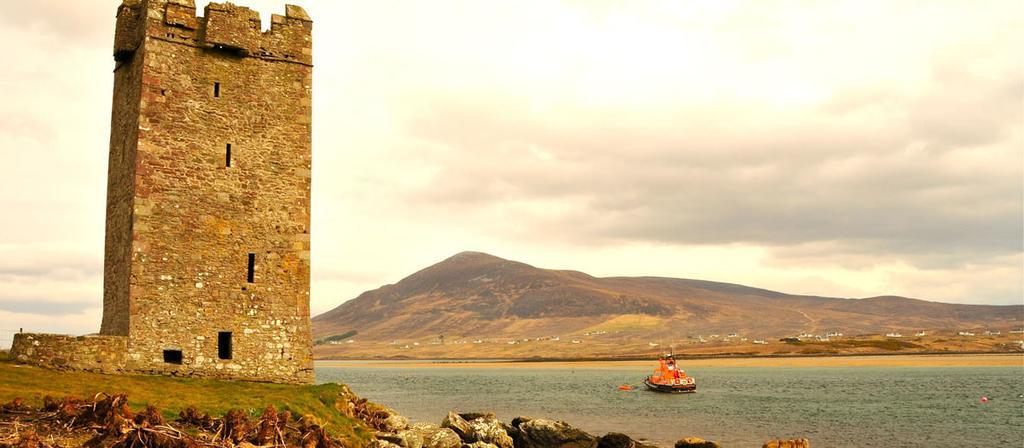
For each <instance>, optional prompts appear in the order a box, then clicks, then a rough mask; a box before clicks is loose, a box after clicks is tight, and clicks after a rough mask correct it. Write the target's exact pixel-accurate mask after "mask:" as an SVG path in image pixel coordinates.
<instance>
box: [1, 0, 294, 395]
mask: <svg viewBox="0 0 1024 448" xmlns="http://www.w3.org/2000/svg"><path fill="white" fill-rule="evenodd" d="M285 11H286V14H285V15H284V16H281V15H274V16H273V18H272V20H271V22H272V23H271V24H270V29H269V30H268V31H262V27H261V23H260V16H259V14H258V13H257V12H256V11H253V10H250V9H248V8H245V7H240V6H235V5H233V4H231V3H211V4H209V5H208V6H207V7H206V8H205V12H204V14H203V16H202V17H197V16H196V8H195V4H194V0H123V4H122V5H121V6H120V7H119V8H118V13H117V29H116V32H115V37H114V60H115V68H114V101H113V113H112V116H111V132H110V159H109V171H108V183H107V225H106V244H105V250H106V255H105V263H104V275H103V277H104V278H103V290H104V292H103V323H102V326H101V329H100V335H98V336H94V337H84V338H77V339H76V340H78V341H79V342H77V343H70V346H71V347H72V348H70V349H68V350H69V351H71V353H62V350H61V349H60V348H56V347H49V345H50V338H49V336H48V335H27V336H22V337H19V338H16V339H19V340H20V343H21V345H22V346H23V347H22V348H23V349H24V348H31V349H32V352H33V354H32V355H27V356H24V358H25V359H22V357H20V356H19V357H17V358H18V359H22V360H23V361H27V362H34V363H37V364H43V365H56V366H57V367H68V368H85V369H89V370H100V371H126V372H147V373H164V374H173V375H195V376H212V377H223V378H239V379H249V380H257V381H275V382H295V383H302V382H310V381H312V378H313V377H312V372H313V370H312V347H311V340H310V337H311V334H310V319H309V278H310V257H309V250H310V246H309V243H310V239H309V237H310V228H309V224H310V169H311V159H312V151H311V117H312V104H311V91H312V90H311V89H312V39H311V31H312V22H311V20H310V18H309V16H308V15H307V14H306V12H305V11H303V10H302V8H299V7H297V6H286V7H285ZM29 339H31V340H29ZM61 343H63V344H68V342H67V341H62V342H61ZM25 344H29V346H31V347H29V346H26V345H25ZM122 345H123V346H124V347H123V349H122V347H121V346H122ZM18 346H19V341H17V340H16V341H15V347H14V352H15V354H16V355H22V354H24V353H23V352H24V350H22V351H20V352H19V350H18ZM93 346H97V347H98V348H95V347H93ZM74 347H78V348H74ZM90 347H93V348H90ZM122 350H123V354H121V355H119V354H118V353H117V352H118V351H122ZM93 352H97V353H98V355H96V356H94V353H93ZM57 355H60V356H62V358H61V360H62V361H64V365H63V366H61V365H59V364H60V363H58V362H54V361H53V358H54V356H57ZM98 359H103V360H105V361H104V362H103V363H100V362H99V361H95V362H94V360H98Z"/></svg>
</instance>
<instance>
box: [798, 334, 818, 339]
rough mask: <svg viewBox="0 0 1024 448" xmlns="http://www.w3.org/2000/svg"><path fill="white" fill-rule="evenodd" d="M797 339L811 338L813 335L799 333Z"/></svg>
mask: <svg viewBox="0 0 1024 448" xmlns="http://www.w3.org/2000/svg"><path fill="white" fill-rule="evenodd" d="M797 337H798V338H813V337H814V335H813V334H810V333H800V335H799V336H797Z"/></svg>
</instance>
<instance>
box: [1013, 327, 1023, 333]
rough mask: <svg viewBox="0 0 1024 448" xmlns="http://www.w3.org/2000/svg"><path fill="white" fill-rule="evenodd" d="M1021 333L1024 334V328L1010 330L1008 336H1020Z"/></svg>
mask: <svg viewBox="0 0 1024 448" xmlns="http://www.w3.org/2000/svg"><path fill="white" fill-rule="evenodd" d="M1022 333H1024V328H1019V329H1016V330H1010V334H1022Z"/></svg>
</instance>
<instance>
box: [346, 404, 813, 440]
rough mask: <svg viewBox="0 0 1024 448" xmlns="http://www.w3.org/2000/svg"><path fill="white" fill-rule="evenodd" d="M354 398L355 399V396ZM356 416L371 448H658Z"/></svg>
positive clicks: (450, 418) (377, 414) (558, 430)
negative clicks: (367, 429) (369, 432)
mask: <svg viewBox="0 0 1024 448" xmlns="http://www.w3.org/2000/svg"><path fill="white" fill-rule="evenodd" d="M353 397H354V396H353ZM350 403H352V404H351V408H352V410H353V412H354V415H355V416H357V417H359V418H360V419H362V420H363V421H365V422H366V423H367V424H369V425H370V426H372V427H373V428H374V429H375V430H377V432H376V433H375V434H374V435H375V438H376V440H375V441H374V442H373V447H372V448H658V445H656V444H654V443H651V442H649V441H645V440H636V439H633V438H632V437H630V436H628V435H626V434H620V433H614V432H613V433H608V434H605V435H603V436H595V435H592V434H589V433H587V432H585V431H583V430H580V429H578V428H575V427H573V426H571V425H569V424H568V423H566V422H563V421H558V420H550V419H544V418H532V417H516V418H514V419H512V421H511V422H510V423H508V424H506V423H503V422H502V421H500V420H498V418H497V416H495V415H494V414H493V413H461V414H460V413H456V412H449V413H448V415H447V416H446V417H445V418H444V420H443V421H441V422H440V424H432V423H411V422H410V421H409V419H408V418H406V417H403V416H401V415H399V414H398V413H397V412H395V411H394V410H392V409H390V408H387V407H384V406H380V405H374V407H375V409H372V410H369V411H364V412H363V413H359V412H356V409H357V408H359V407H360V406H362V407H363V408H364V409H365V404H364V403H365V400H360V399H358V398H356V399H355V400H353V401H350ZM675 448H721V445H720V444H719V443H718V442H715V441H710V440H704V439H701V438H699V437H684V438H681V439H679V440H678V441H677V442H676V443H675ZM762 448H810V442H809V441H808V440H807V439H795V440H769V441H766V442H765V443H764V445H762Z"/></svg>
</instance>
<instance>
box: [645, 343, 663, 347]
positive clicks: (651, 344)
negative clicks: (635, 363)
mask: <svg viewBox="0 0 1024 448" xmlns="http://www.w3.org/2000/svg"><path fill="white" fill-rule="evenodd" d="M647 345H649V346H651V347H657V346H658V345H660V344H655V343H654V342H648V343H647Z"/></svg>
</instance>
